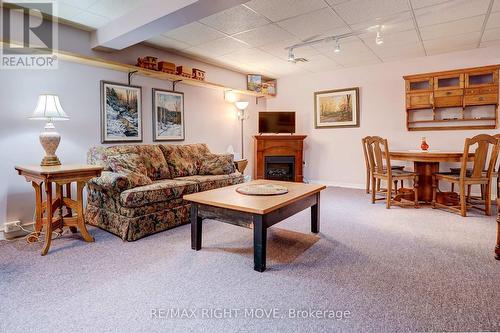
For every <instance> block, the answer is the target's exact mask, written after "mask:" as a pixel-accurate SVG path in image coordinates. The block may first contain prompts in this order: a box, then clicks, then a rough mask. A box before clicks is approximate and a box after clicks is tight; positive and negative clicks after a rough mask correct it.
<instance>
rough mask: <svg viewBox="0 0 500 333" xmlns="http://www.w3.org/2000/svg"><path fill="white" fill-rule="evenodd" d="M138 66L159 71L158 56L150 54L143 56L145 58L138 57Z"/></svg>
mask: <svg viewBox="0 0 500 333" xmlns="http://www.w3.org/2000/svg"><path fill="white" fill-rule="evenodd" d="M136 66H138V67H141V68H146V69H151V70H154V71H157V70H158V58H156V57H150V56H147V57H143V58H137V65H136Z"/></svg>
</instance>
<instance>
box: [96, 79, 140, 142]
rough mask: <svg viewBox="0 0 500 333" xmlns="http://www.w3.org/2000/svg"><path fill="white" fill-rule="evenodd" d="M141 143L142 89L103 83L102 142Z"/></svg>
mask: <svg viewBox="0 0 500 333" xmlns="http://www.w3.org/2000/svg"><path fill="white" fill-rule="evenodd" d="M141 141H142V103H141V87H137V86H128V85H125V84H121V83H113V82H107V81H101V142H102V143H107V142H141Z"/></svg>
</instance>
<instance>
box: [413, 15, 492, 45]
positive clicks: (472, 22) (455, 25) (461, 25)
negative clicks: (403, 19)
mask: <svg viewBox="0 0 500 333" xmlns="http://www.w3.org/2000/svg"><path fill="white" fill-rule="evenodd" d="M484 18H485V16H484V15H481V16H474V17H469V18H466V19H461V20H456V21H451V22H446V23H441V24H434V25H429V26H426V27H422V28H420V34H421V35H422V39H423V40H429V39H436V38H442V37H448V36H454V35H457V33H467V32H477V31H481V27H482V26H483V22H484Z"/></svg>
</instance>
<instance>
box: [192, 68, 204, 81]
mask: <svg viewBox="0 0 500 333" xmlns="http://www.w3.org/2000/svg"><path fill="white" fill-rule="evenodd" d="M192 77H193V79H195V80H200V81H205V71H202V70H201V69H198V68H193V76H192Z"/></svg>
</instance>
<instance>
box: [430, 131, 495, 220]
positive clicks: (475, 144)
mask: <svg viewBox="0 0 500 333" xmlns="http://www.w3.org/2000/svg"><path fill="white" fill-rule="evenodd" d="M499 147H500V145H499V139H497V138H495V137H494V136H491V135H488V134H479V135H476V136H474V137H472V138H467V139H465V144H464V152H463V156H462V162H461V163H462V165H461V168H460V174H458V175H457V174H456V173H453V172H437V173H435V174H434V175H433V181H432V187H433V191H432V207H433V208H436V207H439V208H446V209H449V210H451V211H454V212H458V213H460V215H462V216H467V209H468V208H476V209H479V210H482V211H484V213H485V214H486V215H491V180H492V176H493V172H494V170H495V165H496V162H497V158H498V150H499ZM488 159H489V161H488ZM469 161H470V163H471V164H472V168H469V169H468V168H467V163H469ZM440 181H445V182H448V183H451V184H456V185H457V186H458V189H459V197H460V202H459V205H456V206H448V205H443V204H441V203H437V202H436V197H437V192H438V190H439V182H440ZM472 185H480V186H482V187H483V192H484V209H483V208H482V207H479V206H477V205H475V204H472V202H471V201H470V200H469V201H468V200H467V199H468V198H467V195H466V189H467V192H470V191H469V190H468V189H469V186H472Z"/></svg>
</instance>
